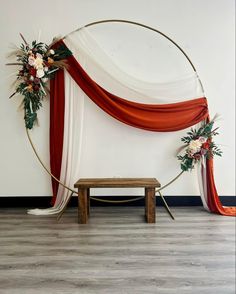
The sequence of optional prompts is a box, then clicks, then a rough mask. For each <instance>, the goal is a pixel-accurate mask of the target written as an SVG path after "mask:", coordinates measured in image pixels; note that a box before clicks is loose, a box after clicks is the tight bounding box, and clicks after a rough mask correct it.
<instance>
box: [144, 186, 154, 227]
mask: <svg viewBox="0 0 236 294" xmlns="http://www.w3.org/2000/svg"><path fill="white" fill-rule="evenodd" d="M145 216H146V221H147V223H155V222H156V196H155V188H145Z"/></svg>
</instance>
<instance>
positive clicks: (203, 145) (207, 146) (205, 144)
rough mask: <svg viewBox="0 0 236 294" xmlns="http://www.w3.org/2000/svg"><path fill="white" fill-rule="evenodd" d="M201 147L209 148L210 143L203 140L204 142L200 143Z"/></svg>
mask: <svg viewBox="0 0 236 294" xmlns="http://www.w3.org/2000/svg"><path fill="white" fill-rule="evenodd" d="M202 148H203V149H206V150H209V148H210V143H209V142H205V143H203V144H202Z"/></svg>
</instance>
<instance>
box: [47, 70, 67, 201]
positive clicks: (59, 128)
mask: <svg viewBox="0 0 236 294" xmlns="http://www.w3.org/2000/svg"><path fill="white" fill-rule="evenodd" d="M64 111H65V94H64V72H63V70H59V71H58V72H57V74H56V76H55V79H52V80H51V81H50V166H51V173H52V174H53V175H54V176H55V177H56V178H57V179H59V178H60V174H61V161H62V149H63V136H64ZM52 190H53V198H52V204H54V203H55V200H56V196H57V191H58V182H57V181H55V180H54V179H53V178H52Z"/></svg>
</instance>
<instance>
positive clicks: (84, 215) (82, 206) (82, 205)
mask: <svg viewBox="0 0 236 294" xmlns="http://www.w3.org/2000/svg"><path fill="white" fill-rule="evenodd" d="M78 192H79V193H78V194H79V195H78V209H79V211H78V213H79V224H86V223H87V222H88V196H87V194H88V193H87V192H88V189H86V188H85V189H79V190H78Z"/></svg>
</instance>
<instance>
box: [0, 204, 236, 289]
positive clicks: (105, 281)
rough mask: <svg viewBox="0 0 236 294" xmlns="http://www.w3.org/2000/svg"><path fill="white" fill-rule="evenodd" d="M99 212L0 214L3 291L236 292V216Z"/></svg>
mask: <svg viewBox="0 0 236 294" xmlns="http://www.w3.org/2000/svg"><path fill="white" fill-rule="evenodd" d="M143 210H144V209H143V208H141V207H95V208H92V209H91V217H90V220H89V224H86V225H79V224H78V223H77V210H76V209H75V208H70V209H68V210H67V211H66V212H65V214H64V215H63V217H62V219H61V220H60V221H59V222H57V221H56V218H55V216H50V217H48V216H45V217H38V216H32V215H27V214H26V211H25V210H23V209H0V293H1V294H5V293H10V294H14V293H17V294H21V293H22V294H28V293H30V294H34V293H79V294H80V293H81V294H83V293H85V294H89V293H109V294H115V293H119V294H123V293H124V294H136V293H142V294H145V293H158V294H160V293H168V294H172V293H178V294H185V293H191V294H192V293H197V294H206V293H207V294H211V293H214V294H229V293H232V294H235V218H233V217H225V216H219V215H214V214H210V213H208V212H205V211H204V210H203V209H202V208H201V207H191V208H187V207H185V208H177V207H176V208H172V212H173V213H174V215H175V217H176V220H175V221H172V220H171V219H170V218H169V216H168V215H167V214H166V212H165V210H164V209H163V208H160V207H158V208H157V223H156V224H147V223H145V222H144V218H143V214H144V211H143Z"/></svg>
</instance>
